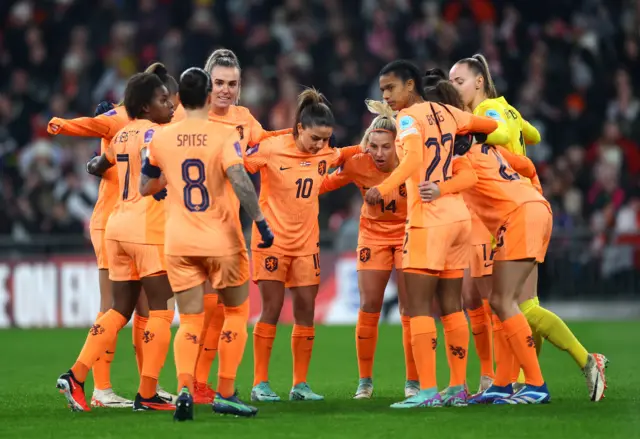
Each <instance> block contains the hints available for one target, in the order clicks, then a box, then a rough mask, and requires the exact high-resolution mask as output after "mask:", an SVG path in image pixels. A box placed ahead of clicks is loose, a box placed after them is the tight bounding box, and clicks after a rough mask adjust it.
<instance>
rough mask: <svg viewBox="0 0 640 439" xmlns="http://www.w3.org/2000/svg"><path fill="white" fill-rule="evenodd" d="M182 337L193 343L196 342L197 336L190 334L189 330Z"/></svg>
mask: <svg viewBox="0 0 640 439" xmlns="http://www.w3.org/2000/svg"><path fill="white" fill-rule="evenodd" d="M184 338H186V339H187V340H188V341H190V342H191V343H193V344H198V336H197V335H196V334H192V333H190V332H187V333H186V334H185V335H184Z"/></svg>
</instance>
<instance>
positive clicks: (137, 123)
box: [105, 119, 164, 244]
mask: <svg viewBox="0 0 640 439" xmlns="http://www.w3.org/2000/svg"><path fill="white" fill-rule="evenodd" d="M159 129H161V128H160V127H159V126H158V125H157V124H155V123H153V122H151V121H149V120H146V119H136V120H132V121H131V122H129V123H128V124H127V125H126V126H125V127H124V128H123V129H121V130H120V131H118V133H117V134H116V135H115V136H114V137H113V139H112V140H111V144H110V145H109V147H108V148H107V151H106V153H105V156H106V157H107V159H108V160H109V162H111V163H113V164H114V165H115V166H114V167H115V168H116V169H117V172H118V197H117V201H116V205H115V206H114V208H113V212H112V213H111V216H110V217H109V221H108V223H107V228H106V233H105V238H106V239H113V240H116V241H123V242H132V243H136V244H164V200H163V201H156V200H155V199H154V198H153V197H143V196H142V195H140V191H139V190H138V187H139V184H140V175H141V168H142V160H141V157H140V152H141V151H142V149H144V148H147V147H148V146H149V143H150V142H151V140H152V139H153V136H154V134H155V132H156V131H157V130H159Z"/></svg>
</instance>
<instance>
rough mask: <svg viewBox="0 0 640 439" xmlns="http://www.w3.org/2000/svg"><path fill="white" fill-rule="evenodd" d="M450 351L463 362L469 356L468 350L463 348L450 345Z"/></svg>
mask: <svg viewBox="0 0 640 439" xmlns="http://www.w3.org/2000/svg"><path fill="white" fill-rule="evenodd" d="M449 350H450V351H451V355H453V356H454V357H458V358H459V359H461V360H464V357H466V356H467V350H466V349H465V348H463V347H462V346H454V345H449Z"/></svg>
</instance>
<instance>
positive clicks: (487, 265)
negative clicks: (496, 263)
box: [484, 262, 493, 268]
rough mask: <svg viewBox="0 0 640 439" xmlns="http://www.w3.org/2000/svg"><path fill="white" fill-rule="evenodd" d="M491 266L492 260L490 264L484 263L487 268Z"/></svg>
mask: <svg viewBox="0 0 640 439" xmlns="http://www.w3.org/2000/svg"><path fill="white" fill-rule="evenodd" d="M492 266H493V262H492V263H490V264H488V263H486V262H485V263H484V268H489V267H492Z"/></svg>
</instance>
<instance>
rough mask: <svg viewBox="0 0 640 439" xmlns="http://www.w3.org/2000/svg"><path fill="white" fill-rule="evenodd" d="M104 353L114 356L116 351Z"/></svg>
mask: <svg viewBox="0 0 640 439" xmlns="http://www.w3.org/2000/svg"><path fill="white" fill-rule="evenodd" d="M105 353H106V354H109V355H111V354H115V353H116V351H113V352H111V351H106V352H105Z"/></svg>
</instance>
